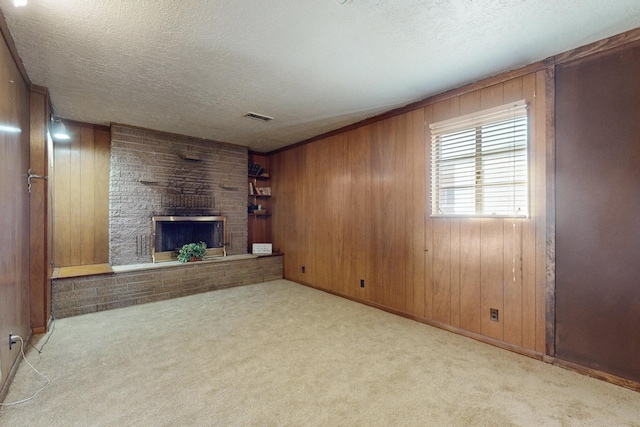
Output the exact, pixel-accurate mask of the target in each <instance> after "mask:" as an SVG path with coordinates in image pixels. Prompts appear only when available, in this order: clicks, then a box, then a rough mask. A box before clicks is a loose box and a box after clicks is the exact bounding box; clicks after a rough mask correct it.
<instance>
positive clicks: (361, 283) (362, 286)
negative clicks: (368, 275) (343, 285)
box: [360, 279, 364, 288]
mask: <svg viewBox="0 0 640 427" xmlns="http://www.w3.org/2000/svg"><path fill="white" fill-rule="evenodd" d="M360 287H361V288H364V279H360Z"/></svg>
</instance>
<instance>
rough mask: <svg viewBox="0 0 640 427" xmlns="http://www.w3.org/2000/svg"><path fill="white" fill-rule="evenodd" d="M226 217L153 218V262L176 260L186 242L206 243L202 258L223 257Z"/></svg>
mask: <svg viewBox="0 0 640 427" xmlns="http://www.w3.org/2000/svg"><path fill="white" fill-rule="evenodd" d="M226 222H227V221H226V218H225V217H223V216H154V217H153V218H152V223H153V231H152V234H153V238H152V242H153V245H152V248H151V252H152V257H153V262H162V261H175V260H176V259H177V256H178V251H179V250H180V248H182V246H183V245H185V244H187V243H197V242H200V241H203V242H205V243H206V244H207V253H206V255H205V258H210V257H221V256H226V244H227V239H226V236H227V233H226Z"/></svg>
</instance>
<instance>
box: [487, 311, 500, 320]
mask: <svg viewBox="0 0 640 427" xmlns="http://www.w3.org/2000/svg"><path fill="white" fill-rule="evenodd" d="M489 320H491V321H492V322H499V320H498V309H497V308H491V309H489Z"/></svg>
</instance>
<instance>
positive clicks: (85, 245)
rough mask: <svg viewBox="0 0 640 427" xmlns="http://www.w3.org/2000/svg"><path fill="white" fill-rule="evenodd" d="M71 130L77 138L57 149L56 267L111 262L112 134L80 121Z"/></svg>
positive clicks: (55, 166) (58, 145)
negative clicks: (110, 156)
mask: <svg viewBox="0 0 640 427" xmlns="http://www.w3.org/2000/svg"><path fill="white" fill-rule="evenodd" d="M66 128H67V131H68V132H69V133H70V135H71V139H70V140H69V141H66V142H56V143H55V144H54V173H53V176H54V197H53V215H54V225H53V227H54V238H53V241H54V263H55V266H56V267H67V266H74V265H88V264H100V263H107V262H109V146H110V141H111V134H110V132H109V130H108V129H105V128H103V127H101V126H92V125H89V124H86V125H85V124H81V123H76V122H73V123H66Z"/></svg>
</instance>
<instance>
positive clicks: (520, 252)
mask: <svg viewBox="0 0 640 427" xmlns="http://www.w3.org/2000/svg"><path fill="white" fill-rule="evenodd" d="M519 99H525V100H526V101H527V102H528V104H529V108H530V141H531V143H530V149H529V161H530V172H529V179H530V184H529V188H530V217H529V218H527V219H516V220H513V219H497V218H483V219H459V218H457V219H451V218H430V216H429V214H428V213H429V206H428V205H429V189H430V182H429V179H430V171H429V158H430V136H429V132H428V125H429V124H430V123H432V122H437V121H440V120H445V119H449V118H453V117H456V116H459V115H464V114H468V113H473V112H476V111H479V110H483V109H486V108H492V107H496V106H499V105H502V104H504V103H507V102H510V101H515V100H519ZM545 104H546V102H545V72H544V71H539V72H535V73H531V74H526V75H523V76H521V77H516V78H512V79H509V80H507V81H504V82H502V83H499V84H494V85H491V86H488V87H484V88H482V89H479V90H475V91H469V92H466V93H464V94H460V95H457V96H451V97H449V98H444V99H443V98H442V97H439V98H438V100H437V102H434V103H432V104H428V103H427V105H426V106H425V107H421V108H418V109H416V110H413V111H410V112H407V113H404V114H400V115H397V116H395V117H390V118H386V119H383V120H380V121H377V122H374V123H372V124H367V125H363V126H361V127H358V128H355V129H352V130H347V131H345V132H343V133H339V134H336V135H333V136H330V137H327V138H325V139H322V140H318V141H315V142H312V143H309V144H305V145H300V146H297V147H294V148H292V149H289V150H285V151H282V152H278V153H274V154H273V155H271V156H270V163H271V169H272V176H273V178H272V185H273V194H274V196H273V197H272V206H273V217H272V218H273V235H274V245H275V247H278V248H279V249H280V250H281V251H282V252H283V253H284V256H285V258H284V265H285V270H284V271H285V277H286V278H288V279H291V280H294V281H298V282H301V283H306V284H309V285H311V286H314V287H318V288H321V289H325V290H328V291H331V292H335V293H338V294H341V295H345V296H349V297H353V298H356V299H359V300H362V301H365V302H368V303H370V304H373V305H376V306H380V307H384V308H386V309H389V310H391V311H395V312H399V313H403V314H406V315H409V316H411V317H415V318H418V319H421V320H424V321H426V322H428V323H432V324H435V325H438V326H441V327H444V328H447V329H451V330H458V331H463V332H464V331H466V332H468V333H470V334H472V335H474V334H475V335H474V336H481V337H487V338H488V339H489V340H494V341H498V342H502V343H506V345H508V346H510V347H512V348H516V349H523V350H524V351H526V352H530V353H537V354H542V353H544V350H545V294H544V292H545V281H546V278H545V226H546V224H545V180H546V177H545V155H546V153H545V150H546V146H545V131H546V120H545ZM302 266H304V270H305V272H304V273H303V272H302ZM513 269H515V273H514V272H513V271H512V270H513ZM361 280H364V285H365V286H364V288H363V287H361ZM490 308H497V309H498V310H499V313H500V321H499V322H497V323H496V322H492V321H490V319H489V309H490Z"/></svg>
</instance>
